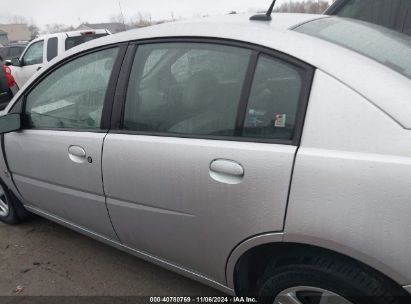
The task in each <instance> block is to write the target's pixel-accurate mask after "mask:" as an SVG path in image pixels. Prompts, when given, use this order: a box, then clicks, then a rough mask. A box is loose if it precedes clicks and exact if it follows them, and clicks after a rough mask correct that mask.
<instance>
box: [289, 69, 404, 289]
mask: <svg viewBox="0 0 411 304" xmlns="http://www.w3.org/2000/svg"><path fill="white" fill-rule="evenodd" d="M341 113H346V115H341ZM377 135H378V136H377ZM376 138H378V140H376ZM410 183H411V133H410V132H409V131H407V130H405V129H403V128H401V127H400V126H399V125H398V124H396V123H395V122H394V121H393V120H392V119H391V118H390V117H388V116H387V115H385V114H384V113H383V112H381V111H380V110H379V109H378V108H376V107H375V106H374V105H372V104H371V103H370V102H369V101H367V100H366V99H365V98H363V97H362V96H360V95H358V94H357V93H355V92H354V91H352V90H349V89H348V88H347V87H345V86H344V85H343V84H341V83H339V82H338V81H336V80H335V79H334V78H332V77H330V76H328V75H326V74H324V73H322V72H320V71H317V73H316V78H315V81H314V87H313V90H312V95H311V100H310V105H309V108H308V113H307V117H306V123H305V129H304V134H303V138H302V143H301V147H300V149H299V152H298V155H297V159H296V165H295V171H294V175H293V182H292V187H291V196H290V201H289V208H288V213H287V220H286V227H285V235H284V241H285V242H297V243H304V244H312V245H316V246H320V247H323V248H328V249H331V250H334V251H337V252H340V253H343V254H345V255H348V256H351V257H354V258H355V259H357V260H360V261H362V262H364V263H366V264H368V265H370V266H372V267H373V268H375V269H378V270H379V271H381V272H383V273H385V274H387V275H388V276H390V277H391V278H393V279H394V280H395V281H397V282H398V283H399V284H401V285H405V284H409V283H410V282H411V263H410V257H411V243H409V242H407V241H406V240H408V238H409V231H411V221H410V216H411V203H410V195H409V189H410Z"/></svg>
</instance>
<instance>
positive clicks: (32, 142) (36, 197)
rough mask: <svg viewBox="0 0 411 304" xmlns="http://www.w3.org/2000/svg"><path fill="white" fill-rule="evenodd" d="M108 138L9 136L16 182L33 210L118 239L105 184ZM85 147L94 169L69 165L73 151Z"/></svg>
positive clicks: (8, 150)
mask: <svg viewBox="0 0 411 304" xmlns="http://www.w3.org/2000/svg"><path fill="white" fill-rule="evenodd" d="M105 135H106V134H105V133H83V132H81V133H80V132H64V131H40V130H25V131H22V132H16V133H10V134H6V135H5V147H6V154H7V160H8V163H9V167H10V171H11V173H12V175H13V179H14V182H15V184H16V186H17V188H18V190H19V192H20V194H21V196H22V197H23V199H24V201H25V202H27V204H29V205H30V206H33V207H36V208H38V209H40V210H47V211H48V212H49V213H51V214H54V215H56V216H58V217H61V218H64V219H66V220H69V221H73V222H75V223H77V224H78V225H80V226H82V227H85V228H87V229H90V230H92V231H94V232H96V233H99V234H102V235H104V236H106V237H108V238H111V239H116V236H115V233H114V230H113V228H112V226H111V223H110V219H109V216H108V214H107V208H106V204H105V196H104V191H103V182H102V179H101V176H102V173H101V150H102V148H103V140H104V137H105ZM72 145H78V146H82V147H83V148H84V150H85V151H86V152H87V155H88V156H91V157H92V158H93V163H91V164H90V163H88V162H84V163H76V162H73V161H72V160H71V159H70V155H69V147H70V146H72Z"/></svg>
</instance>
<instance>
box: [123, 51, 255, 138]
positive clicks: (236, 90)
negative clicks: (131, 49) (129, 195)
mask: <svg viewBox="0 0 411 304" xmlns="http://www.w3.org/2000/svg"><path fill="white" fill-rule="evenodd" d="M250 55H251V51H249V50H246V49H241V48H235V47H230V46H222V45H210V44H202V43H181V44H179V43H175V44H174V43H172V44H152V45H143V46H141V47H139V49H138V52H137V55H136V59H135V62H134V66H133V69H132V72H131V78H130V83H129V88H128V93H127V101H126V108H125V117H124V128H125V129H126V130H133V131H143V132H156V133H173V134H189V135H214V136H233V135H234V132H235V126H236V117H237V109H238V104H239V101H240V95H241V91H242V88H243V83H244V79H245V75H246V72H247V67H248V63H249V58H250Z"/></svg>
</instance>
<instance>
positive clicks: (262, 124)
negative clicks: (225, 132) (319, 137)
mask: <svg viewBox="0 0 411 304" xmlns="http://www.w3.org/2000/svg"><path fill="white" fill-rule="evenodd" d="M302 85H303V83H302V77H301V75H300V72H299V69H298V68H296V67H294V66H291V65H289V64H286V63H283V62H282V61H279V60H276V59H272V58H270V57H267V56H260V59H259V61H258V65H257V70H256V73H255V76H254V80H253V86H252V90H251V95H250V99H249V102H248V108H247V116H246V121H245V126H244V132H243V135H244V136H245V137H257V138H259V137H260V138H268V139H291V138H292V137H293V134H294V128H295V123H296V121H295V120H296V115H297V110H298V104H299V101H300V94H301V89H302Z"/></svg>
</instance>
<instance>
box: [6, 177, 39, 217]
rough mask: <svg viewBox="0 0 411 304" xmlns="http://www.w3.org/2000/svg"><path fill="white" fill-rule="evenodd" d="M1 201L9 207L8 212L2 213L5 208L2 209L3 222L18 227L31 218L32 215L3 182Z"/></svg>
mask: <svg viewBox="0 0 411 304" xmlns="http://www.w3.org/2000/svg"><path fill="white" fill-rule="evenodd" d="M0 200H1V201H3V202H4V203H6V204H7V206H8V212H2V211H4V210H3V209H4V208H0V221H1V222H3V223H6V224H9V225H16V224H19V223H21V222H22V221H24V220H26V219H28V218H29V217H30V215H31V214H30V213H29V212H28V211H27V210H26V209H25V208H24V206H23V204H22V203H21V202H20V201H19V200H18V198H17V197H16V196H15V195H14V194H13V193H12V192H11V191H10V189H8V188H7V186H6V185H5V184H4V183H3V182H2V181H0Z"/></svg>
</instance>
